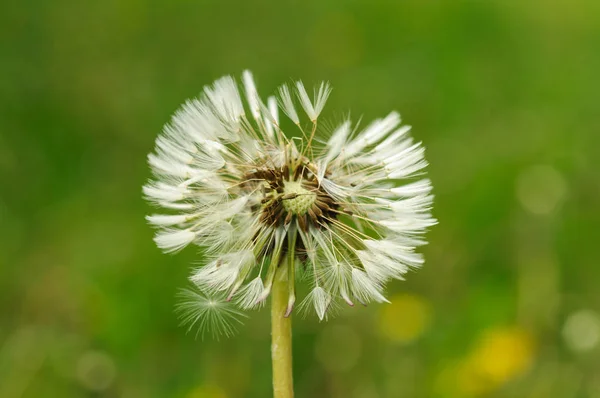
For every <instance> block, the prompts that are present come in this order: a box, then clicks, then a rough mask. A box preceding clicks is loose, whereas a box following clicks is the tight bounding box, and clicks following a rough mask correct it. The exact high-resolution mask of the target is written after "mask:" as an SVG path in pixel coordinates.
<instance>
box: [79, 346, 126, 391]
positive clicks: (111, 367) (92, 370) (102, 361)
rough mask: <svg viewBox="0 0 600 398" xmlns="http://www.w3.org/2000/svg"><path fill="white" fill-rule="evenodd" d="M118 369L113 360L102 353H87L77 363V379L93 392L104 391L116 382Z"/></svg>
mask: <svg viewBox="0 0 600 398" xmlns="http://www.w3.org/2000/svg"><path fill="white" fill-rule="evenodd" d="M116 375H117V369H116V366H115V363H114V361H113V359H112V358H111V357H110V356H109V355H108V354H106V353H105V352H102V351H93V350H92V351H87V352H85V353H84V354H83V355H82V356H81V357H80V358H79V361H78V362H77V378H78V380H79V382H80V383H81V385H83V387H85V388H86V389H88V390H91V391H104V390H106V389H108V388H109V387H110V386H111V385H112V383H113V382H114V380H115V377H116Z"/></svg>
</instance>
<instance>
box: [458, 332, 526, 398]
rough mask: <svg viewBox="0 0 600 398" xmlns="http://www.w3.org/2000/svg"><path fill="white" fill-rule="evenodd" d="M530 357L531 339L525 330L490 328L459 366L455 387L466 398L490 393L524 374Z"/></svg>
mask: <svg viewBox="0 0 600 398" xmlns="http://www.w3.org/2000/svg"><path fill="white" fill-rule="evenodd" d="M533 357H534V343H533V339H532V337H531V336H530V334H529V333H527V332H526V331H525V330H523V329H520V328H518V327H510V328H498V329H492V330H490V331H488V332H486V333H484V334H483V335H482V336H481V338H480V339H479V341H478V342H477V344H476V345H475V347H474V349H473V351H472V352H471V354H470V355H469V356H468V357H467V358H466V359H465V361H464V362H463V363H462V364H461V365H460V366H459V368H458V378H457V380H458V383H459V385H458V387H459V389H460V390H461V392H462V393H464V394H466V395H480V394H484V393H487V392H490V391H493V390H495V389H497V388H498V387H500V386H502V385H503V384H505V383H506V382H508V381H510V380H512V379H513V378H515V377H517V376H519V375H521V374H523V373H524V372H525V371H527V369H529V367H530V365H531V363H532V361H533Z"/></svg>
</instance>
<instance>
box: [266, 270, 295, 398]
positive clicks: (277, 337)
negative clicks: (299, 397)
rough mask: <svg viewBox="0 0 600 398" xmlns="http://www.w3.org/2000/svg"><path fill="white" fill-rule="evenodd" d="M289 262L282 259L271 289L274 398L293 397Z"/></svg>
mask: <svg viewBox="0 0 600 398" xmlns="http://www.w3.org/2000/svg"><path fill="white" fill-rule="evenodd" d="M288 297H289V282H288V264H287V261H282V262H281V265H280V266H279V268H278V269H277V274H276V275H275V280H274V281H273V290H272V291H271V339H272V340H271V359H272V361H273V396H274V398H293V397H294V382H293V377H292V317H291V316H289V317H287V318H286V317H285V316H284V315H285V313H286V310H287V306H288Z"/></svg>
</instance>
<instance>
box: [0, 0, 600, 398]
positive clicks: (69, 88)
mask: <svg viewBox="0 0 600 398" xmlns="http://www.w3.org/2000/svg"><path fill="white" fill-rule="evenodd" d="M284 3H286V4H284ZM245 68H249V69H251V70H253V72H254V74H255V76H256V78H257V80H258V83H259V89H260V91H261V93H263V95H266V94H268V93H270V92H272V91H273V90H274V88H275V87H276V84H278V83H279V82H282V81H289V79H291V78H301V79H303V80H304V81H305V83H307V84H309V85H311V84H315V83H317V82H318V81H320V80H321V79H325V80H329V81H330V82H331V83H332V85H333V86H334V91H333V93H332V96H331V99H330V101H329V103H328V105H327V107H326V109H325V111H324V115H327V114H328V115H330V118H331V120H332V122H336V121H339V120H340V118H341V117H342V116H343V115H344V114H347V113H348V111H350V110H351V114H352V116H353V117H354V118H358V117H360V116H363V120H370V119H372V118H374V117H378V116H382V115H385V114H386V113H387V112H388V111H390V110H391V109H398V110H399V111H400V112H401V113H402V115H403V117H404V120H405V122H406V123H409V124H411V125H413V126H415V127H414V129H413V132H414V135H415V136H416V137H417V139H420V140H423V141H424V142H425V144H426V147H427V150H428V152H427V155H428V160H429V161H430V163H431V166H430V168H429V172H430V176H431V178H432V180H433V182H434V186H435V193H436V207H435V211H434V213H435V216H436V217H437V218H439V220H440V224H439V226H437V227H435V228H434V229H433V230H432V231H431V233H430V234H429V235H428V237H429V241H430V245H429V246H427V247H426V248H425V254H426V258H427V262H426V265H425V267H424V268H423V269H422V270H419V271H418V272H414V273H411V274H410V275H408V278H407V280H406V281H405V282H402V283H393V284H391V286H390V287H389V290H390V291H389V293H390V296H391V297H392V304H389V305H372V306H369V307H366V308H352V309H350V308H344V309H342V311H341V312H340V314H339V315H338V316H337V317H336V318H334V319H332V320H330V321H329V322H326V323H325V322H324V323H319V322H318V321H317V320H316V319H315V317H309V318H308V319H304V320H303V319H301V318H300V317H296V318H295V320H294V330H295V336H294V349H295V356H294V365H295V381H296V390H297V396H298V397H350V398H353V397H356V398H358V397H360V398H376V397H382V398H383V397H423V398H425V397H447V398H455V397H456V398H458V397H467V398H469V397H488V396H489V397H525V396H527V397H534V398H535V397H540V398H542V397H544V398H547V397H556V398H569V397H600V374H599V373H598V369H600V355H599V353H600V351H599V350H600V348H599V338H600V325H599V323H600V318H599V313H598V311H599V307H600V294H599V289H598V281H600V268H599V267H598V264H600V261H599V260H600V256H599V252H600V250H599V246H598V241H599V238H600V233H599V232H598V230H599V225H600V208H599V207H598V204H599V203H600V178H599V170H600V169H599V166H598V164H597V162H598V159H599V157H600V151H599V148H600V105H599V103H600V100H599V98H600V97H599V95H600V94H599V93H600V78H599V75H598V71H600V2H598V1H596V0H587V1H585V0H583V1H575V2H552V1H551V2H549V1H541V0H532V1H516V0H508V1H504V0H490V1H475V0H473V1H462V0H460V1H422V0H413V1H387V2H384V1H342V0H335V1H319V2H316V1H315V2H301V1H296V2H289V3H287V2H267V1H241V0H239V1H214V2H204V1H178V0H175V1H163V2H159V1H142V0H106V1H96V2H89V1H73V0H71V1H67V0H55V1H39V0H32V1H22V2H8V3H7V2H3V3H2V5H1V6H0V267H1V268H0V322H1V323H0V396H1V397H3V398H16V397H36V398H44V397H65V398H68V397H126V398H136V397H140V398H152V397H182V398H225V397H267V396H269V395H270V393H271V392H270V353H269V320H268V311H265V310H263V311H260V312H258V313H253V314H252V317H251V318H250V319H249V320H248V321H247V322H246V325H245V326H244V327H242V328H241V330H240V333H239V335H238V336H236V337H234V338H232V339H229V340H225V341H223V340H221V341H220V342H213V341H210V340H205V341H201V340H194V338H193V333H191V334H188V335H186V334H185V329H184V328H180V327H178V320H177V318H176V315H175V314H174V312H173V307H174V304H175V296H176V293H177V291H178V289H180V288H182V287H185V286H186V284H187V282H186V277H187V275H188V272H189V269H190V267H191V266H192V264H193V263H194V261H197V260H198V257H199V254H198V253H197V252H195V251H194V249H188V250H186V251H184V252H183V253H181V254H179V255H177V256H167V255H163V254H161V253H160V252H159V250H158V249H157V248H156V247H155V246H154V244H153V242H152V234H153V232H152V230H151V229H150V228H149V227H148V226H147V225H146V223H145V221H144V215H145V214H147V213H149V212H151V211H152V210H151V209H150V208H149V207H148V206H147V204H146V203H144V202H143V201H142V199H141V186H142V184H143V183H144V181H145V180H146V179H147V178H148V176H149V170H148V167H147V166H146V159H145V156H146V154H147V153H148V152H149V151H150V150H151V149H152V147H153V145H154V139H155V137H156V135H157V134H158V133H159V131H160V130H161V127H162V125H163V123H165V122H166V121H168V119H169V117H170V115H171V113H172V112H173V111H174V110H175V109H176V108H177V107H178V106H179V104H180V103H181V102H183V100H184V99H186V98H188V97H192V96H195V95H197V93H199V91H200V90H201V88H202V86H203V85H204V84H207V83H210V82H211V81H212V80H214V79H215V78H217V77H219V76H221V75H223V74H236V75H239V74H240V72H241V71H242V70H243V69H245ZM325 117H326V116H325Z"/></svg>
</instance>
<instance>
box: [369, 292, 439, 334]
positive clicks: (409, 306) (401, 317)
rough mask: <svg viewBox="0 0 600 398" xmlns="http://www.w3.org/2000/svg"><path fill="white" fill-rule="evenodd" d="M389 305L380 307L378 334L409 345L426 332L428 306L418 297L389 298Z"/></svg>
mask: <svg viewBox="0 0 600 398" xmlns="http://www.w3.org/2000/svg"><path fill="white" fill-rule="evenodd" d="M390 301H391V304H388V305H384V306H382V307H381V310H380V312H379V322H378V326H379V332H380V333H381V335H382V336H383V337H385V338H387V339H389V340H391V341H394V342H397V343H410V342H412V341H414V340H416V339H417V338H418V337H419V336H421V335H422V334H423V332H425V330H427V328H428V326H429V324H430V319H431V311H430V308H429V305H428V304H427V303H426V302H425V301H423V299H421V298H420V297H418V296H414V295H410V294H398V295H396V296H393V297H391V299H390Z"/></svg>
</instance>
